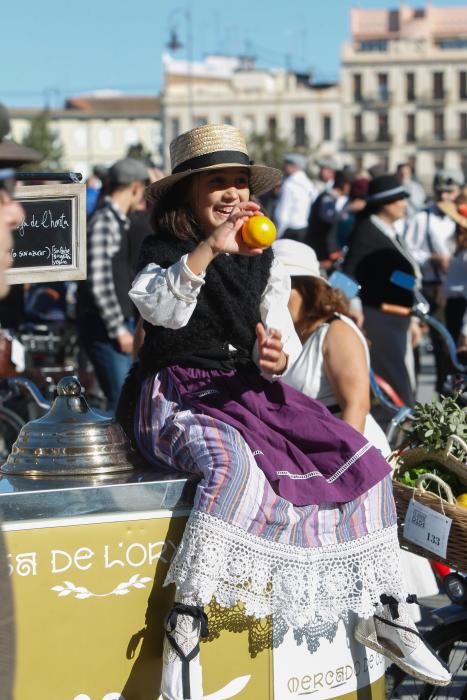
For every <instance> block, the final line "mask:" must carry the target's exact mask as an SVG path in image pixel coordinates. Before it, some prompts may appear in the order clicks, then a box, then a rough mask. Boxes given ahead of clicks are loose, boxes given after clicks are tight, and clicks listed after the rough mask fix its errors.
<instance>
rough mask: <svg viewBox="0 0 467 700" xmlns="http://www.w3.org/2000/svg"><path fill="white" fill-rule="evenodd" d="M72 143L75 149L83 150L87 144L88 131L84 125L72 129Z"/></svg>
mask: <svg viewBox="0 0 467 700" xmlns="http://www.w3.org/2000/svg"><path fill="white" fill-rule="evenodd" d="M73 143H74V146H75V149H76V150H77V151H84V150H85V149H86V148H87V145H88V132H87V129H86V127H85V126H77V127H76V128H75V129H73Z"/></svg>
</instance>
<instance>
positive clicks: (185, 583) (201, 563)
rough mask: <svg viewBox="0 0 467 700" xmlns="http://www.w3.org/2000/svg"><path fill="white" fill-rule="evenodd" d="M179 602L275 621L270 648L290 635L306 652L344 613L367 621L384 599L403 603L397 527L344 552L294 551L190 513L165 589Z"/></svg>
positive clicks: (330, 548)
mask: <svg viewBox="0 0 467 700" xmlns="http://www.w3.org/2000/svg"><path fill="white" fill-rule="evenodd" d="M169 583H175V585H176V587H177V600H179V601H180V602H183V603H186V604H189V605H207V604H208V603H209V602H210V601H211V599H212V598H215V599H216V600H217V602H218V603H219V604H220V605H221V606H222V607H225V608H231V607H233V606H234V605H235V604H236V603H239V602H240V603H242V604H243V606H244V609H245V613H246V614H247V615H252V616H254V617H257V618H262V617H265V616H267V615H272V616H273V626H274V635H275V643H280V641H281V640H282V638H283V636H284V634H285V632H286V631H287V629H288V628H289V627H292V628H293V629H294V633H295V637H296V639H297V640H298V641H302V640H303V639H306V641H307V644H308V646H309V648H310V649H311V650H313V649H315V648H316V647H317V646H318V645H319V638H320V637H327V638H329V639H332V637H333V636H334V634H335V631H336V628H337V624H338V622H339V620H341V619H342V620H344V621H345V622H347V621H348V620H349V615H350V613H355V614H356V615H358V616H359V617H365V618H368V617H370V616H371V615H373V613H374V612H375V609H382V608H381V604H380V596H381V594H382V593H386V594H388V595H393V596H394V597H395V598H397V599H398V600H403V599H405V597H406V591H405V590H404V585H403V582H402V576H401V572H400V566H399V544H398V539H397V529H396V527H395V526H393V527H390V528H386V529H384V530H380V531H378V532H375V533H372V534H370V535H365V536H364V537H361V538H359V539H356V540H353V541H351V542H345V543H342V544H333V545H325V546H322V547H297V546H293V545H287V544H281V543H276V542H271V541H269V540H266V539H263V538H261V537H258V536H256V535H250V534H248V533H246V532H245V531H244V530H242V529H241V528H240V527H238V526H236V525H232V524H230V523H227V522H224V521H223V520H220V519H219V518H216V517H213V516H211V515H207V514H206V513H200V512H198V511H192V513H191V515H190V518H189V520H188V523H187V525H186V528H185V532H184V535H183V538H182V542H181V543H180V546H179V548H178V550H177V553H176V555H175V557H174V559H173V561H172V563H171V566H170V569H169V573H168V575H167V578H166V582H165V585H168V584H169Z"/></svg>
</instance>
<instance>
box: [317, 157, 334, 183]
mask: <svg viewBox="0 0 467 700" xmlns="http://www.w3.org/2000/svg"><path fill="white" fill-rule="evenodd" d="M316 165H317V166H318V179H319V181H320V182H321V183H322V187H323V188H324V189H331V187H332V186H333V185H334V178H335V176H336V171H337V170H338V169H339V166H338V164H337V162H336V160H335V159H334V158H333V157H332V156H323V157H322V158H320V159H319V160H318V161H317V162H316Z"/></svg>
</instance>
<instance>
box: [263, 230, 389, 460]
mask: <svg viewBox="0 0 467 700" xmlns="http://www.w3.org/2000/svg"><path fill="white" fill-rule="evenodd" d="M273 250H274V255H275V257H276V258H278V259H279V260H280V261H281V262H282V263H283V264H284V265H285V267H286V269H287V271H288V272H289V274H290V276H291V279H292V291H291V294H290V301H289V310H290V313H291V315H292V318H293V320H294V323H295V327H296V330H297V333H298V335H299V337H300V340H301V341H302V343H303V349H302V352H301V353H300V356H299V357H298V358H297V360H296V361H295V362H294V364H293V367H291V368H290V370H289V372H288V376H287V378H285V379H284V380H285V381H286V382H287V384H291V385H292V386H294V387H295V388H296V389H300V391H302V392H303V393H305V394H307V395H308V396H311V397H312V398H314V399H318V401H321V402H322V403H323V404H324V405H325V406H327V407H328V408H329V409H330V410H331V411H332V413H335V414H337V415H338V416H339V417H340V418H342V420H344V421H345V422H346V423H349V425H351V426H353V427H354V428H355V429H356V430H358V431H359V432H361V433H363V434H364V435H365V437H366V438H368V440H369V442H371V443H372V444H373V445H375V447H378V449H379V450H381V452H382V453H383V454H384V455H385V456H387V455H388V454H389V452H390V448H389V444H388V441H387V439H386V436H385V435H384V433H383V431H382V430H381V428H380V427H379V425H378V424H377V423H376V421H375V420H374V418H373V417H372V416H371V415H370V413H369V411H370V357H369V352H368V346H367V343H366V340H365V338H364V337H363V335H362V333H361V331H360V330H359V329H358V327H357V326H356V325H355V323H354V322H353V321H352V320H351V319H350V318H349V317H348V316H347V315H346V314H347V313H348V302H347V300H346V298H345V297H344V295H343V294H342V293H341V292H340V291H339V290H336V289H333V288H332V287H331V286H329V284H328V283H327V281H326V280H325V279H323V278H322V277H321V275H320V271H319V264H318V261H317V258H316V255H315V252H314V250H313V249H312V248H310V247H309V246H307V245H305V244H303V243H298V242H297V241H293V240H279V241H277V242H276V243H274V245H273Z"/></svg>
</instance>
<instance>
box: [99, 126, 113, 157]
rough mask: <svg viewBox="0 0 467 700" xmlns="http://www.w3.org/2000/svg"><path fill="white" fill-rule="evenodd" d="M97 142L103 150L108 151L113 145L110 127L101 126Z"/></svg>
mask: <svg viewBox="0 0 467 700" xmlns="http://www.w3.org/2000/svg"><path fill="white" fill-rule="evenodd" d="M97 138H98V143H99V146H100V148H102V150H103V151H109V150H110V149H111V148H112V146H113V134H112V129H111V128H110V127H108V126H101V127H100V128H99V132H98V137H97Z"/></svg>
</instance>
